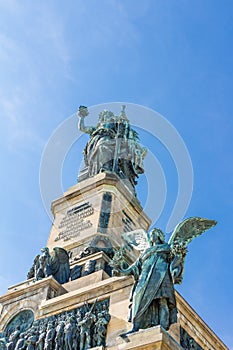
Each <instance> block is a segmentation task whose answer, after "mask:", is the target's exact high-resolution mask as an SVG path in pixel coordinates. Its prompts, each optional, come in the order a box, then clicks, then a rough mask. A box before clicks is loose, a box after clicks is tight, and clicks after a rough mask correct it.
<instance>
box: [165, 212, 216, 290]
mask: <svg viewBox="0 0 233 350" xmlns="http://www.w3.org/2000/svg"><path fill="white" fill-rule="evenodd" d="M216 224H217V221H215V220H209V219H204V218H199V217H192V218H189V219H186V220H184V221H183V222H181V223H180V224H178V225H177V226H176V228H175V229H174V231H173V233H172V235H171V237H170V239H169V242H168V243H169V244H170V245H171V258H172V262H171V264H170V271H171V274H172V277H173V282H174V283H177V284H181V283H182V280H183V273H184V261H185V256H186V253H187V245H188V243H190V242H191V241H192V240H193V239H194V238H195V237H198V236H200V235H201V234H202V233H203V232H205V231H207V230H209V229H210V228H211V227H214V226H215V225H216Z"/></svg>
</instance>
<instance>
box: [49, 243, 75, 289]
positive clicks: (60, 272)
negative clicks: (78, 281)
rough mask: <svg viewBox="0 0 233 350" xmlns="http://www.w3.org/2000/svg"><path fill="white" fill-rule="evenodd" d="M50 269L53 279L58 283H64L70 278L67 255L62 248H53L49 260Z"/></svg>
mask: <svg viewBox="0 0 233 350" xmlns="http://www.w3.org/2000/svg"><path fill="white" fill-rule="evenodd" d="M50 268H51V272H52V275H53V277H54V278H55V279H56V280H57V281H58V283H60V284H62V283H66V282H68V281H69V277H70V264H69V254H68V253H67V251H66V250H65V249H63V248H59V247H55V248H53V253H52V254H51V258H50Z"/></svg>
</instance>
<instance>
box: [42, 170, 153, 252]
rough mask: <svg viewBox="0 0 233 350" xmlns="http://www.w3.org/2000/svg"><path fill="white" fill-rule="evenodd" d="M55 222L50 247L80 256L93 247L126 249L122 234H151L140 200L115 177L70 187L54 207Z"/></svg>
mask: <svg viewBox="0 0 233 350" xmlns="http://www.w3.org/2000/svg"><path fill="white" fill-rule="evenodd" d="M52 212H53V215H54V222H53V226H52V229H51V233H50V236H49V239H48V243H47V246H48V247H49V249H50V250H51V249H52V248H54V247H56V246H59V247H62V248H65V249H66V250H68V251H72V253H73V257H75V256H77V255H78V254H79V253H80V252H81V251H82V250H83V249H84V247H86V246H88V245H89V244H90V243H92V245H95V246H98V247H102V248H109V247H119V246H125V244H126V242H125V241H124V240H123V239H122V233H123V232H129V231H133V230H136V229H139V228H141V229H144V230H148V228H149V226H150V224H151V220H150V219H149V218H148V217H147V216H146V214H145V213H144V212H143V209H142V207H141V206H140V203H139V201H138V199H137V198H136V197H135V196H134V194H133V193H132V192H131V191H130V190H129V188H128V187H127V186H125V185H124V182H123V181H122V180H120V179H119V178H118V176H117V175H115V174H113V173H100V174H98V175H96V176H94V177H93V178H88V179H86V180H83V181H82V182H80V183H78V184H77V185H75V186H73V187H71V188H70V189H69V190H68V191H67V192H65V193H64V196H63V197H61V198H59V199H57V200H55V201H54V202H53V203H52Z"/></svg>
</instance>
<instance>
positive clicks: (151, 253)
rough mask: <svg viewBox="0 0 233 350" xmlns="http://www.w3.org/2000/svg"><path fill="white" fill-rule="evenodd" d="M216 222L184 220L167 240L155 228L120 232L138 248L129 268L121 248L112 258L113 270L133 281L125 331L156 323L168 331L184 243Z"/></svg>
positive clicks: (174, 312)
mask: <svg viewBox="0 0 233 350" xmlns="http://www.w3.org/2000/svg"><path fill="white" fill-rule="evenodd" d="M216 224H217V222H216V221H215V220H208V219H203V218H199V217H192V218H189V219H186V220H184V221H183V222H181V223H180V224H179V225H177V226H176V228H175V229H174V232H173V233H172V235H171V237H170V239H169V241H168V243H166V241H165V237H164V233H163V232H162V231H161V230H160V229H158V228H155V229H152V230H151V231H150V233H149V234H147V232H146V231H144V230H141V229H140V230H136V231H132V232H128V233H125V234H124V235H123V238H124V239H125V240H126V242H127V243H128V244H130V245H131V246H133V247H134V248H136V249H137V250H139V251H140V256H139V258H138V259H137V260H136V261H135V263H134V264H132V265H131V266H129V267H128V268H124V267H125V260H124V252H125V250H124V248H120V249H119V250H118V251H117V252H116V254H115V255H114V257H113V259H112V261H111V265H112V267H113V268H114V269H115V270H117V271H118V272H119V273H120V274H121V275H133V277H134V281H135V282H134V285H133V288H132V291H131V297H130V316H129V321H130V322H132V323H133V328H132V330H131V331H129V332H128V333H133V332H136V331H138V330H139V329H140V328H149V327H153V326H156V325H161V326H162V327H163V328H164V329H166V330H168V329H169V327H170V325H171V324H172V323H175V322H177V309H176V299H175V292H174V284H176V283H177V284H181V283H182V278H183V272H184V261H185V256H186V253H187V245H188V243H190V242H191V241H192V240H193V239H194V238H195V237H197V236H200V235H201V234H202V233H203V232H204V231H206V230H208V229H210V228H211V227H213V226H215V225H216ZM128 333H126V334H128Z"/></svg>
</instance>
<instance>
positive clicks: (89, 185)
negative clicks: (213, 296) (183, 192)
mask: <svg viewBox="0 0 233 350" xmlns="http://www.w3.org/2000/svg"><path fill="white" fill-rule="evenodd" d="M52 211H53V215H54V223H53V226H52V229H51V233H50V236H49V239H48V247H49V249H50V251H51V250H52V249H53V248H54V247H63V248H65V249H66V250H68V251H70V269H71V274H70V280H69V281H68V282H67V283H65V284H63V285H60V284H59V283H58V282H57V281H56V280H55V279H54V278H53V277H47V278H44V279H42V280H40V281H37V282H35V281H34V280H33V279H30V280H27V281H24V282H21V283H19V284H17V285H15V286H12V287H10V288H9V290H8V292H7V293H6V294H5V295H3V296H2V297H0V333H1V332H3V331H5V330H6V329H7V327H8V326H9V324H10V325H11V323H12V320H13V321H14V319H15V317H17V315H19V314H20V313H21V312H24V311H25V314H26V313H27V312H28V313H31V314H32V315H33V318H34V320H35V321H34V331H35V327H36V324H37V325H38V324H40V322H42V324H43V322H44V320H47V321H48V320H50V321H49V322H51V323H52V324H56V326H57V324H58V323H56V322H57V321H58V320H61V319H63V320H66V322H67V320H68V319H69V317H71V315H73V317H78V316H77V315H78V312H79V311H80V310H82V308H83V310H84V308H85V307H86V305H88V307H89V310H91V309H92V308H93V309H94V306H95V305H104V307H102V306H101V307H102V309H101V310H102V311H101V312H103V313H104V312H105V311H106V310H105V309H104V308H105V307H106V308H107V311H106V312H107V313H108V315H110V317H109V318H110V320H109V323H108V325H107V332H106V339H105V340H106V346H95V345H96V344H99V343H98V342H97V341H96V339H95V341H94V337H93V339H92V345H93V346H95V347H93V348H92V349H95V350H101V349H102V350H103V349H109V350H118V349H120V350H128V349H134V350H137V349H138V350H139V349H140V350H143V349H145V350H152V349H153V350H154V349H161V350H171V349H172V350H178V349H182V348H183V349H198V350H202V349H203V350H227V347H226V346H225V345H224V344H223V343H222V341H221V340H220V339H219V338H218V337H217V336H216V335H215V334H214V333H213V332H212V330H211V329H210V328H209V327H208V326H207V325H206V324H205V322H204V321H203V320H202V319H201V318H200V317H199V316H198V315H197V314H196V312H195V311H194V310H193V309H192V308H191V307H190V306H189V305H188V304H187V302H186V301H185V300H184V299H183V298H182V297H181V296H180V295H179V294H178V293H176V300H177V308H178V322H177V323H176V324H173V325H172V326H171V327H170V329H169V332H167V331H165V330H164V329H162V328H161V327H160V326H157V327H153V328H150V329H146V330H139V331H138V332H136V333H133V334H130V335H128V336H127V337H122V336H121V335H122V334H124V333H126V332H127V331H129V330H130V329H131V328H132V324H131V323H129V322H128V312H129V297H130V293H131V288H132V286H133V278H132V277H113V276H112V274H111V268H110V265H109V261H110V256H111V249H114V248H116V247H119V246H125V245H126V242H125V241H124V239H123V238H122V233H123V232H128V231H133V230H136V229H144V230H148V228H149V226H150V219H149V218H148V217H147V216H146V214H145V213H144V212H143V210H142V208H141V206H140V203H139V201H138V200H137V198H136V197H135V196H134V194H133V193H132V192H131V191H130V189H129V187H127V186H125V184H124V182H122V181H121V180H120V179H119V178H118V176H117V175H114V174H109V173H101V174H98V175H96V176H95V177H93V178H88V179H86V180H83V181H82V182H81V183H79V184H77V185H75V186H73V187H71V188H70V189H69V190H68V191H67V192H65V194H64V196H63V197H61V198H59V199H57V200H55V201H54V202H53V203H52ZM86 247H88V249H85V248H86ZM136 257H137V252H135V251H133V250H131V251H129V260H132V261H134V260H135V258H136ZM98 303H99V304H98ZM101 303H102V304H101ZM99 312H100V311H99V309H98V308H97V309H96V310H95V313H96V316H97V315H98V313H99ZM84 314H85V313H84V312H83V315H82V317H84ZM74 315H75V316H74ZM77 327H78V326H77ZM77 327H76V328H77ZM93 327H94V326H93ZM28 329H30V328H28ZM77 329H78V328H77ZM93 334H94V333H93ZM95 335H96V333H95ZM7 336H9V335H7ZM0 338H1V335H0ZM51 349H52V350H53V349H55V345H54V344H53V346H52V348H51Z"/></svg>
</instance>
